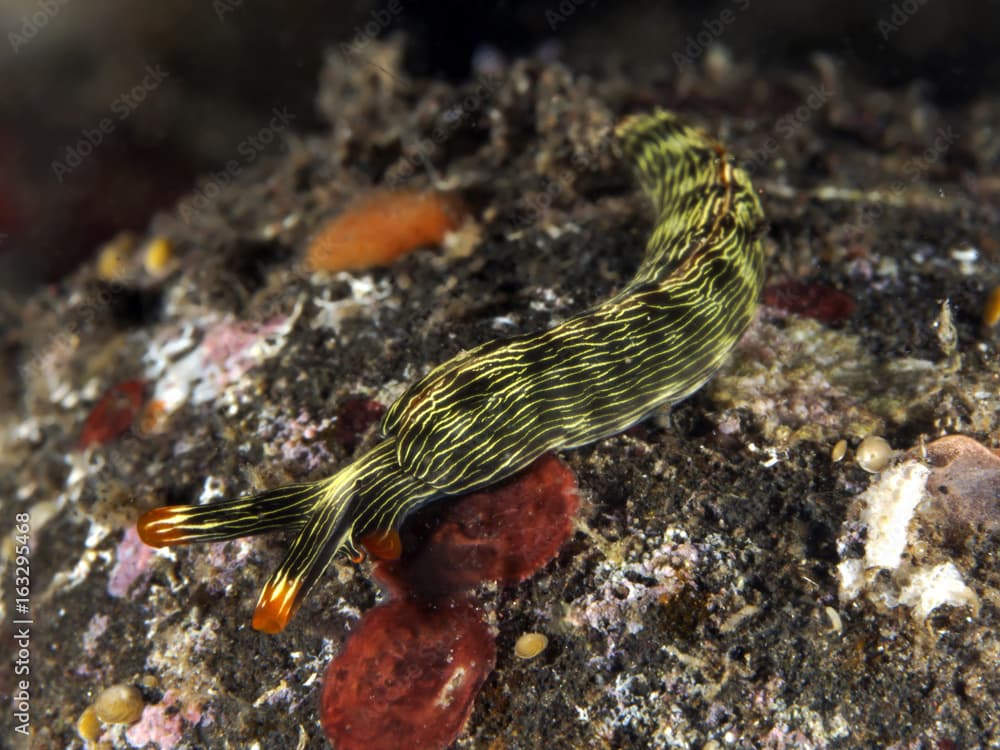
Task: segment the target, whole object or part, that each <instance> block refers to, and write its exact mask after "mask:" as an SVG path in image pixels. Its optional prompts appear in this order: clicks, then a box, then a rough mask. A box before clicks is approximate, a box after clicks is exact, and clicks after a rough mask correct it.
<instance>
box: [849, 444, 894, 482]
mask: <svg viewBox="0 0 1000 750" xmlns="http://www.w3.org/2000/svg"><path fill="white" fill-rule="evenodd" d="M854 455H855V458H856V459H857V461H858V466H860V467H861V468H862V469H864V470H865V471H867V472H869V473H871V474H877V473H878V472H880V471H882V469H884V468H885V467H886V466H888V465H889V459H890V458H892V446H890V445H889V443H888V441H887V440H886V439H885V438H883V437H880V436H878V435H869V436H868V437H866V438H865V439H864V440H862V441H861V444H860V445H859V446H858V448H857V450H856V451H855V452H854Z"/></svg>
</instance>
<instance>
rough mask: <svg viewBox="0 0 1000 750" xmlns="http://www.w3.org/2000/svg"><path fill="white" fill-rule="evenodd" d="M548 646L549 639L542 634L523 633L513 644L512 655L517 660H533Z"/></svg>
mask: <svg viewBox="0 0 1000 750" xmlns="http://www.w3.org/2000/svg"><path fill="white" fill-rule="evenodd" d="M548 645H549V639H548V638H547V637H546V636H545V634H544V633H523V634H522V635H521V637H520V638H518V639H517V642H516V643H515V644H514V654H515V655H516V656H517V657H518V658H519V659H534V658H535V657H536V656H538V655H539V654H540V653H542V651H544V650H545V647H546V646H548Z"/></svg>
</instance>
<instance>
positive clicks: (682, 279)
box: [139, 111, 764, 633]
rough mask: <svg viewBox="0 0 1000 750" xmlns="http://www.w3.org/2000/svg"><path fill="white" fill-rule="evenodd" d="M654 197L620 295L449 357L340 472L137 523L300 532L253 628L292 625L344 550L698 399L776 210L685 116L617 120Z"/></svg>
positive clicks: (734, 330) (746, 314) (229, 532)
mask: <svg viewBox="0 0 1000 750" xmlns="http://www.w3.org/2000/svg"><path fill="white" fill-rule="evenodd" d="M616 135H617V138H618V142H619V144H620V146H621V150H622V152H623V154H624V156H625V158H626V159H628V160H629V161H630V162H631V163H632V164H633V165H634V167H635V171H636V173H637V175H638V178H639V182H640V185H641V186H642V189H643V191H644V192H645V193H646V195H647V196H648V197H649V198H650V199H651V201H652V203H653V208H654V211H655V216H656V219H655V226H654V229H653V232H652V236H651V237H650V239H649V241H648V243H647V246H646V253H645V256H644V257H643V260H642V262H641V264H640V266H639V269H638V271H637V272H636V274H635V276H634V277H633V278H632V280H631V281H630V282H628V284H626V285H625V287H624V288H623V289H622V290H621V291H619V292H618V293H617V294H615V295H614V296H613V297H611V298H610V299H609V300H607V301H605V302H603V303H601V304H599V305H596V306H595V307H592V308H591V309H589V310H586V311H584V312H582V313H580V314H578V315H575V316H573V317H571V318H569V319H568V320H566V321H565V322H563V323H561V324H559V325H557V326H555V327H553V328H550V329H548V330H545V331H541V332H537V333H531V334H526V335H522V336H517V337H515V338H512V339H506V340H498V341H491V342H488V343H485V344H482V345H481V346H478V347H476V348H474V349H472V350H469V351H466V352H463V353H461V354H459V355H458V356H456V357H454V358H453V359H451V360H449V361H447V362H445V363H443V364H441V365H439V366H437V367H436V368H434V369H433V370H431V372H430V373H428V374H427V375H426V376H425V377H424V378H422V379H421V380H419V381H418V382H417V383H415V384H414V385H412V386H411V387H410V388H409V389H408V390H407V391H406V392H405V393H404V394H403V395H402V396H401V397H400V398H399V399H398V400H397V401H396V402H395V403H394V404H392V405H391V406H390V407H389V409H388V410H387V411H386V413H385V415H384V417H383V419H382V425H381V428H382V434H383V436H384V439H383V440H382V442H380V443H379V444H377V445H376V446H375V447H374V448H372V449H371V450H370V451H368V452H367V453H365V454H364V455H362V456H360V457H359V458H357V459H356V460H355V461H353V462H352V463H350V464H348V465H347V466H344V467H342V468H341V469H339V470H338V471H337V472H336V473H335V474H334V475H333V476H331V477H329V478H327V479H323V480H320V481H318V482H313V483H305V484H295V485H290V486H287V487H280V488H277V489H272V490H268V491H266V492H263V493H261V494H259V495H255V496H249V497H241V498H237V499H234V500H227V501H223V502H219V503H213V504H210V505H204V506H190V505H175V506H167V507H163V508H156V509H154V510H152V511H149V512H148V513H146V514H145V515H144V516H143V517H142V518H141V519H140V520H139V533H140V535H141V537H142V539H143V540H144V541H145V542H146V543H147V544H150V545H154V546H164V545H171V544H186V543H191V542H207V541H221V540H226V539H234V538H237V537H241V536H246V535H250V534H260V533H264V532H268V531H278V530H285V529H294V530H296V531H297V536H296V538H295V539H294V541H293V542H292V544H291V547H290V549H289V551H288V553H287V556H286V557H285V559H284V560H283V561H282V563H281V564H280V566H279V567H278V569H277V570H276V571H275V572H274V573H273V574H272V576H271V577H270V579H269V580H268V582H267V583H266V585H265V586H264V590H263V592H262V593H261V595H260V599H259V601H258V603H257V609H256V612H255V614H254V618H253V626H254V627H255V628H257V629H258V630H263V631H265V632H269V633H275V632H279V631H280V630H282V629H283V628H284V627H285V625H286V624H287V623H288V621H289V619H290V618H291V616H292V615H293V613H294V611H295V608H296V606H297V604H298V603H299V602H300V601H301V600H302V597H303V595H304V594H305V592H306V591H307V590H308V589H309V587H310V586H311V585H312V584H313V583H315V581H316V580H317V578H318V577H319V576H320V575H321V574H322V572H323V571H324V569H325V568H326V567H327V565H328V564H329V562H330V561H331V560H332V558H333V557H334V555H335V554H336V553H337V552H338V551H341V550H343V551H347V552H348V553H352V554H356V548H355V542H356V541H357V540H360V539H361V538H362V537H364V536H365V535H366V534H371V533H372V532H376V531H385V530H389V529H393V528H395V527H396V526H397V525H398V523H399V522H400V521H401V520H402V519H403V518H404V517H405V516H406V515H407V514H408V513H409V512H410V511H412V510H414V509H415V508H417V507H418V506H420V505H423V504H424V503H427V502H429V501H431V500H434V499H436V498H440V497H444V496H448V495H456V494H459V493H465V492H470V491H472V490H476V489H480V488H483V487H486V486H488V485H491V484H493V483H495V482H497V481H499V480H501V479H503V478H505V477H507V476H510V475H511V474H514V473H515V472H517V471H520V470H521V469H523V468H525V467H527V466H528V465H529V464H531V463H532V462H533V461H534V460H535V459H536V458H538V457H539V456H540V455H542V454H543V453H545V452H546V451H550V450H553V449H560V448H572V447H576V446H581V445H584V444H586V443H590V442H593V441H595V440H597V439H599V438H602V437H605V436H608V435H612V434H614V433H617V432H620V431H622V430H624V429H626V428H628V427H630V426H631V425H633V424H635V423H636V422H638V421H640V420H642V419H644V418H645V417H647V416H648V415H649V414H650V413H652V412H654V411H655V410H657V409H659V408H660V407H662V406H664V405H666V404H672V403H675V402H677V401H680V400H682V399H684V398H686V397H687V396H689V395H691V394H692V393H693V392H695V391H696V390H697V389H698V388H700V387H701V386H702V385H703V384H704V383H705V381H706V380H708V378H709V377H711V375H712V374H713V373H714V372H715V371H716V370H717V369H718V367H719V366H720V365H721V364H722V363H723V361H724V360H725V359H726V357H727V356H728V355H729V352H730V351H731V350H732V348H733V347H734V346H735V344H736V342H737V341H738V340H739V338H740V336H741V335H742V334H743V332H744V331H745V330H746V328H747V326H748V325H749V324H750V320H751V318H752V316H753V313H754V310H755V308H756V306H757V301H758V298H759V296H760V292H761V287H762V285H763V276H764V274H763V257H764V254H763V248H762V244H761V241H760V233H761V229H762V227H763V225H764V215H763V211H762V209H761V205H760V202H759V200H758V198H757V195H756V193H755V192H754V190H753V187H752V186H751V184H750V179H749V177H748V176H747V174H746V173H745V172H744V171H743V170H742V169H739V168H738V167H736V166H734V165H733V164H732V163H731V162H730V161H729V159H728V157H727V155H726V152H725V150H724V149H723V147H722V146H721V145H720V144H718V143H716V142H715V141H714V140H712V139H711V138H709V137H708V136H707V135H705V134H704V133H702V132H701V131H699V130H697V129H695V128H692V127H690V126H688V125H686V124H684V123H682V122H681V121H680V120H679V119H678V118H677V117H676V116H675V115H673V114H670V113H667V112H662V111H658V112H655V113H651V114H643V115H636V116H632V117H628V118H626V119H625V120H624V121H623V122H622V123H621V124H620V125H619V126H618V128H617V129H616Z"/></svg>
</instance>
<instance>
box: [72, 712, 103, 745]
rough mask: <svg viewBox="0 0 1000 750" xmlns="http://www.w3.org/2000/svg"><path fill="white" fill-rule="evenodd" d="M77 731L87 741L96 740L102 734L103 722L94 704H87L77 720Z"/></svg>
mask: <svg viewBox="0 0 1000 750" xmlns="http://www.w3.org/2000/svg"><path fill="white" fill-rule="evenodd" d="M76 733H77V734H78V735H80V739H82V740H84V741H85V742H96V741H97V738H98V737H100V736H101V722H100V720H99V719H98V718H97V712H96V711H94V707H93V706H87V707H86V708H85V709H83V713H82V714H80V718H79V719H77V720H76Z"/></svg>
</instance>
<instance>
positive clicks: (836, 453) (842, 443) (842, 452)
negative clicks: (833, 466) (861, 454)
mask: <svg viewBox="0 0 1000 750" xmlns="http://www.w3.org/2000/svg"><path fill="white" fill-rule="evenodd" d="M846 455H847V441H846V440H838V441H837V444H836V445H834V446H833V450H832V451H830V460H831V461H833V462H834V463H838V462H840V461H843V460H844V456H846Z"/></svg>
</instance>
